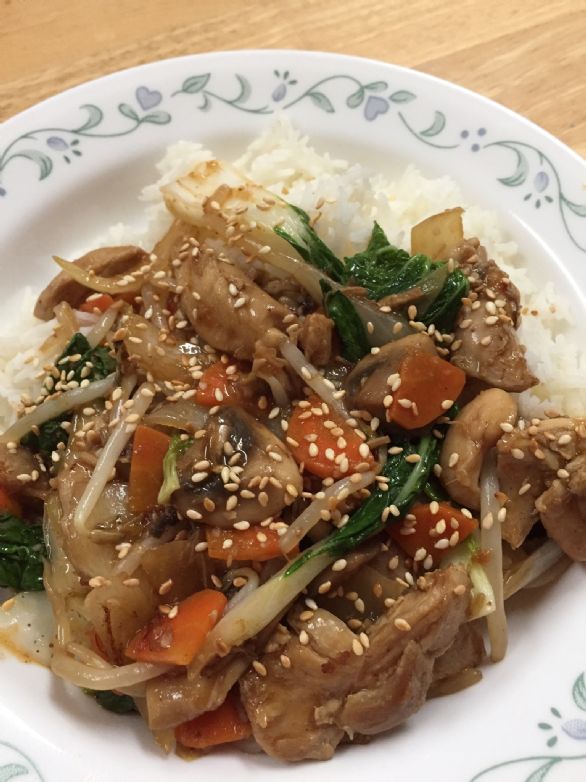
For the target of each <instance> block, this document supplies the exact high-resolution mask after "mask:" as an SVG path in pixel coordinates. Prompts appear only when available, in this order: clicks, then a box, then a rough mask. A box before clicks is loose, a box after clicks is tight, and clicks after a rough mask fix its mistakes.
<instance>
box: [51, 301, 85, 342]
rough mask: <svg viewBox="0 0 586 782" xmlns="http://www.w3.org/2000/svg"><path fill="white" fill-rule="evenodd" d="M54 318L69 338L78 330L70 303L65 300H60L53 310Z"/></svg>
mask: <svg viewBox="0 0 586 782" xmlns="http://www.w3.org/2000/svg"><path fill="white" fill-rule="evenodd" d="M53 312H54V313H55V318H56V319H57V320H58V321H59V325H60V326H61V328H62V329H63V332H64V334H66V335H67V336H68V337H69V339H71V337H72V336H73V335H74V334H75V333H76V332H77V331H78V330H79V323H78V321H77V317H76V315H75V312H74V311H73V309H72V307H71V304H69V302H67V301H60V302H59V304H57V306H56V307H55V309H54V310H53Z"/></svg>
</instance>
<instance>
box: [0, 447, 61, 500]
mask: <svg viewBox="0 0 586 782" xmlns="http://www.w3.org/2000/svg"><path fill="white" fill-rule="evenodd" d="M35 474H36V475H37V478H36V480H32V478H31V479H30V480H28V479H22V480H21V479H19V477H18V476H19V475H22V476H24V475H28V476H33V475H35ZM0 486H2V487H3V488H5V489H6V491H7V492H8V493H9V494H14V495H16V496H21V497H33V498H34V499H37V500H44V499H45V497H46V496H47V494H48V492H49V479H48V477H47V474H46V473H45V472H43V471H42V470H41V462H40V461H39V460H38V459H36V458H35V456H34V455H33V454H32V453H31V452H30V451H29V450H28V448H25V447H24V446H21V445H19V446H17V447H16V449H15V450H12V451H9V450H8V448H7V446H6V445H5V444H4V443H0Z"/></svg>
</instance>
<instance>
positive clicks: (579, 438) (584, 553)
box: [497, 418, 586, 561]
mask: <svg viewBox="0 0 586 782" xmlns="http://www.w3.org/2000/svg"><path fill="white" fill-rule="evenodd" d="M497 451H498V458H497V467H498V475H499V481H500V485H501V489H502V491H503V492H504V493H505V494H506V495H507V497H508V501H507V517H506V519H505V521H504V523H503V525H502V534H503V538H504V539H505V540H506V541H507V542H509V543H510V544H511V546H513V548H518V547H519V546H520V545H521V544H522V543H523V541H524V540H525V538H526V537H527V535H528V534H529V531H530V530H531V527H532V526H533V524H534V523H535V522H536V521H537V519H538V518H539V517H541V521H542V523H543V526H544V527H545V529H546V530H547V533H548V535H549V536H550V537H551V538H553V540H555V541H556V542H557V544H558V545H559V546H560V548H561V549H562V550H563V551H564V552H565V553H566V554H567V555H568V556H569V557H571V558H572V559H576V560H578V561H584V560H586V543H585V541H586V421H585V420H584V419H579V418H578V419H572V418H551V419H546V420H544V421H541V422H540V423H539V424H537V425H531V426H529V427H528V428H527V429H523V430H519V429H515V430H513V431H512V432H510V433H508V434H505V435H504V436H503V437H502V438H501V439H500V441H499V442H498V445H497Z"/></svg>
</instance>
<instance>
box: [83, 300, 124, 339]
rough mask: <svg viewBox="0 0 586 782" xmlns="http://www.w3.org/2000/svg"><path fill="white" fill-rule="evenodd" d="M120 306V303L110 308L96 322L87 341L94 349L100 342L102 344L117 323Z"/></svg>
mask: <svg viewBox="0 0 586 782" xmlns="http://www.w3.org/2000/svg"><path fill="white" fill-rule="evenodd" d="M120 306H121V304H120V302H116V304H114V306H113V307H110V308H109V309H107V310H106V312H104V313H103V315H100V317H99V318H98V320H97V321H96V322H95V324H94V325H93V327H92V330H91V331H90V332H89V333H88V335H87V341H88V342H89V343H90V345H91V346H92V348H95V347H97V346H98V345H99V344H100V342H102V340H103V339H104V337H105V336H106V334H107V333H108V332H109V331H110V329H111V328H112V326H113V325H114V323H115V322H116V318H117V317H118V314H119V312H120Z"/></svg>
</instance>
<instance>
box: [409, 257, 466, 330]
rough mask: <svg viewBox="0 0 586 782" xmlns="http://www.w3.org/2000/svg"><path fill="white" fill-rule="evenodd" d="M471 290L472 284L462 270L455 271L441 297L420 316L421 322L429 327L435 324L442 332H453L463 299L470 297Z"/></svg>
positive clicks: (444, 287) (446, 282) (451, 274)
mask: <svg viewBox="0 0 586 782" xmlns="http://www.w3.org/2000/svg"><path fill="white" fill-rule="evenodd" d="M469 290H470V283H469V282H468V279H467V277H466V276H465V275H464V274H463V273H462V272H461V271H460V269H454V271H453V272H450V274H449V275H448V277H447V279H446V281H445V283H444V286H443V288H442V289H441V291H440V293H439V295H438V296H437V297H436V299H435V300H434V301H433V302H432V303H431V304H430V306H429V307H428V308H427V309H426V310H425V311H424V312H423V314H422V315H420V316H419V318H420V320H422V321H423V323H425V324H426V325H427V326H430V325H431V324H432V323H433V324H435V327H436V328H437V329H439V330H440V331H452V330H453V328H454V323H455V321H456V317H457V315H458V312H459V310H460V307H461V305H462V299H463V298H464V297H465V296H467V295H468V291H469Z"/></svg>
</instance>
